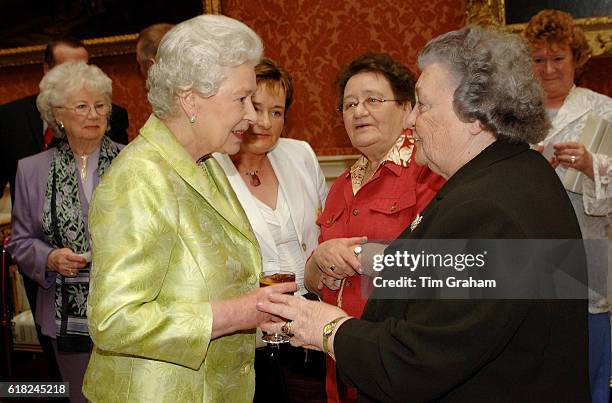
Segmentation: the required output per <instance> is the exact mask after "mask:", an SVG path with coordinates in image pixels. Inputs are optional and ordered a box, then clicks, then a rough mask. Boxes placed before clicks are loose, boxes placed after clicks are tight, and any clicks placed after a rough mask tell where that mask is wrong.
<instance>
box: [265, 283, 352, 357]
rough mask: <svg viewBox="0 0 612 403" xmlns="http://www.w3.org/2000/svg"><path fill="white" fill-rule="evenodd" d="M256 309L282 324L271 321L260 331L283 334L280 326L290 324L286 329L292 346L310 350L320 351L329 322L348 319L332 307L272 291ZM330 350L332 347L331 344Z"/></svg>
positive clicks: (338, 309)
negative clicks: (272, 316) (325, 327)
mask: <svg viewBox="0 0 612 403" xmlns="http://www.w3.org/2000/svg"><path fill="white" fill-rule="evenodd" d="M257 309H259V310H261V311H263V312H267V313H269V314H270V315H274V317H276V318H279V317H280V318H284V319H285V320H284V321H281V322H279V321H277V320H272V321H268V322H266V323H264V324H262V326H261V328H262V329H263V330H264V331H266V332H268V333H283V332H282V329H281V328H282V326H283V325H285V323H287V322H289V321H290V322H291V324H290V325H289V328H290V330H291V334H293V336H292V337H291V339H290V343H291V345H292V346H296V347H299V346H303V347H306V348H310V349H313V350H323V327H324V326H325V325H326V324H327V323H329V322H331V321H332V320H334V319H336V318H339V317H342V316H348V315H347V314H346V312H344V311H343V310H342V309H340V308H338V307H337V306H334V305H329V304H326V303H323V302H317V301H309V300H307V299H305V298H302V297H294V296H292V295H284V294H279V293H278V292H272V293H269V294H266V296H265V298H262V299H260V300H259V301H258V302H257ZM329 347H330V348H333V346H332V345H331V344H330V345H329Z"/></svg>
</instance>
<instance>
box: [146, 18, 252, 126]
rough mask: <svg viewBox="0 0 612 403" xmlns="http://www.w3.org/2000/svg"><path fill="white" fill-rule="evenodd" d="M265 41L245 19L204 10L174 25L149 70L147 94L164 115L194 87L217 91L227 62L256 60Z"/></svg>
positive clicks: (173, 111)
mask: <svg viewBox="0 0 612 403" xmlns="http://www.w3.org/2000/svg"><path fill="white" fill-rule="evenodd" d="M262 53H263V43H262V41H261V39H260V38H259V36H257V34H256V33H255V32H253V30H252V29H250V28H249V27H247V26H246V25H245V24H243V23H242V22H240V21H237V20H234V19H232V18H229V17H224V16H221V15H200V16H198V17H195V18H192V19H190V20H187V21H184V22H182V23H180V24H178V25H176V26H175V27H174V28H172V29H171V30H170V31H168V33H167V34H166V35H165V36H164V38H163V39H162V41H161V43H160V45H159V49H158V50H157V57H156V59H155V64H154V65H153V66H152V67H151V69H150V70H149V76H148V78H147V88H148V90H149V94H148V99H149V102H150V103H151V106H152V107H153V113H154V114H155V115H156V116H157V117H159V118H167V117H174V116H176V115H177V113H178V105H177V103H176V99H175V98H176V95H177V94H178V93H179V92H182V91H189V90H194V91H196V92H198V93H199V94H200V95H202V96H204V97H210V96H213V95H214V94H216V93H217V91H218V90H219V87H220V86H221V83H222V82H223V80H224V79H225V77H224V76H223V70H224V68H225V67H236V66H239V65H241V64H243V63H245V62H248V61H250V62H253V64H257V63H258V62H259V59H260V58H261V55H262Z"/></svg>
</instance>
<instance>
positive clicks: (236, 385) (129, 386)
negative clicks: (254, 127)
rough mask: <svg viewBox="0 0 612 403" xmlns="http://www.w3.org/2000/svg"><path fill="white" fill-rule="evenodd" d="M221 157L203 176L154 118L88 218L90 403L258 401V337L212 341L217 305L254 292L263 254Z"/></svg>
mask: <svg viewBox="0 0 612 403" xmlns="http://www.w3.org/2000/svg"><path fill="white" fill-rule="evenodd" d="M216 164H217V163H216V161H214V159H213V158H210V159H209V160H207V162H206V163H205V164H204V165H203V166H202V167H199V166H198V165H197V164H195V162H194V161H193V159H192V158H191V157H190V156H189V154H188V153H187V152H186V150H185V149H184V148H183V147H182V146H181V145H180V144H179V142H178V141H177V140H176V138H175V137H174V135H173V134H172V133H171V132H170V131H169V130H168V128H167V127H166V126H165V125H164V124H163V123H162V122H161V121H160V120H159V119H157V118H156V117H154V116H151V117H150V118H149V120H148V121H147V123H146V124H145V125H144V127H143V128H142V129H141V131H140V136H138V137H137V138H136V139H135V140H134V141H133V142H132V143H131V144H129V145H128V146H127V147H125V148H124V149H123V151H122V152H121V153H120V154H119V155H118V156H117V158H115V160H114V161H113V164H112V166H111V167H110V169H109V170H108V171H107V172H106V174H105V175H104V177H103V178H102V180H101V182H100V184H99V185H98V187H97V188H96V191H95V194H94V196H93V199H92V202H91V204H90V210H89V230H90V234H91V239H92V251H93V269H92V275H91V286H90V295H89V302H88V303H89V307H88V317H89V330H90V333H91V337H92V339H93V341H94V345H95V347H94V350H93V353H92V356H91V360H90V362H89V366H88V368H87V372H86V374H85V382H84V385H83V392H84V394H85V396H86V397H87V398H88V399H89V400H91V401H94V402H105V403H108V402H251V401H252V400H253V394H254V389H255V372H254V369H253V361H254V352H255V330H252V331H245V332H240V333H235V334H232V335H228V336H224V337H220V338H217V339H215V340H211V331H212V322H213V316H212V310H211V305H210V303H209V301H216V300H223V299H227V298H232V297H236V296H238V295H240V294H245V293H247V292H249V291H251V290H253V289H255V288H257V287H258V275H259V272H260V271H261V255H260V252H259V247H258V244H257V240H256V238H255V235H254V234H253V232H252V230H251V227H250V225H249V221H248V219H247V218H246V216H245V213H244V210H243V209H242V206H241V205H240V204H239V202H238V199H237V198H236V195H235V194H234V191H233V190H232V188H231V186H230V185H229V182H228V181H227V178H226V176H225V174H224V173H223V171H222V170H221V168H220V167H219V166H218V165H216Z"/></svg>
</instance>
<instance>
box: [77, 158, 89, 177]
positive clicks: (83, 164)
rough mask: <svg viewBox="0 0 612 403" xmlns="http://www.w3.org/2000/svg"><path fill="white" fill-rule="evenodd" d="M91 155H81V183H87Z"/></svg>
mask: <svg viewBox="0 0 612 403" xmlns="http://www.w3.org/2000/svg"><path fill="white" fill-rule="evenodd" d="M88 157H89V155H79V159H80V161H81V163H80V164H79V165H80V166H79V174H80V175H81V182H82V183H85V181H86V179H87V158H88Z"/></svg>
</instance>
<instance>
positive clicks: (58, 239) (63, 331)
mask: <svg viewBox="0 0 612 403" xmlns="http://www.w3.org/2000/svg"><path fill="white" fill-rule="evenodd" d="M56 193H57V172H56V167H55V164H54V165H53V179H52V181H51V227H52V228H53V238H54V239H53V241H54V243H55V246H58V247H61V246H62V238H61V236H60V233H59V227H58V225H57V200H56V197H55V195H56ZM60 281H61V292H62V310H61V321H62V323H61V325H60V335H62V336H63V335H66V334H68V332H67V329H68V293H67V292H66V278H65V277H64V276H61V279H60Z"/></svg>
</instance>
